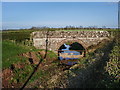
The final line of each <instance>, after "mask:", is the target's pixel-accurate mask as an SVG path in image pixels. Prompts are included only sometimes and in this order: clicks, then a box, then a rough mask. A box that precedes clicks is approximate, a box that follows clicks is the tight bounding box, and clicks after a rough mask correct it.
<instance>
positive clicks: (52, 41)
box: [31, 31, 110, 53]
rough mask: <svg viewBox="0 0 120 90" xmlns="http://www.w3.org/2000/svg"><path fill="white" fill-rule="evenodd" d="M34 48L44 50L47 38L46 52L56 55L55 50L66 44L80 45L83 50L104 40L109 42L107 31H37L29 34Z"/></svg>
mask: <svg viewBox="0 0 120 90" xmlns="http://www.w3.org/2000/svg"><path fill="white" fill-rule="evenodd" d="M31 36H32V38H33V43H34V46H35V47H36V48H38V49H46V38H48V45H47V46H48V50H52V51H54V52H55V53H57V50H58V49H59V48H60V46H61V45H63V44H64V43H66V42H70V43H71V44H72V43H74V42H78V43H80V44H81V45H82V46H83V47H84V48H85V49H87V48H88V47H89V46H91V45H97V44H98V43H99V42H101V41H102V40H104V39H107V40H109V37H110V34H109V32H107V31H49V32H47V31H39V32H38V31H37V32H33V33H32V34H31Z"/></svg>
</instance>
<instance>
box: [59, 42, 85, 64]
mask: <svg viewBox="0 0 120 90" xmlns="http://www.w3.org/2000/svg"><path fill="white" fill-rule="evenodd" d="M84 56H85V48H84V47H83V46H82V45H81V44H80V43H78V42H74V43H72V44H68V43H64V44H62V45H61V46H60V48H59V49H58V59H59V60H60V61H61V62H62V63H64V64H67V65H74V64H76V63H77V61H78V59H80V58H82V57H84Z"/></svg>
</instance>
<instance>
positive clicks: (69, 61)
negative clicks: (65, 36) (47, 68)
mask: <svg viewBox="0 0 120 90" xmlns="http://www.w3.org/2000/svg"><path fill="white" fill-rule="evenodd" d="M64 46H65V47H66V49H62V50H63V52H61V53H67V54H68V55H80V52H77V51H70V49H69V48H70V45H66V44H64ZM64 50H66V51H64ZM59 59H60V60H62V62H63V63H65V64H67V65H73V64H76V63H77V59H78V58H69V57H65V58H63V57H61V56H59Z"/></svg>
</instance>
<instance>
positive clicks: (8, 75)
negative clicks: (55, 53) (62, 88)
mask: <svg viewBox="0 0 120 90" xmlns="http://www.w3.org/2000/svg"><path fill="white" fill-rule="evenodd" d="M37 55H40V56H41V57H42V58H43V57H44V55H45V51H39V52H27V53H23V54H20V55H18V57H21V56H22V57H26V58H27V60H26V62H24V63H20V62H19V63H16V64H11V66H10V67H9V68H6V69H4V70H3V71H2V86H3V88H14V87H15V88H17V87H19V86H22V85H23V83H22V84H21V83H13V82H10V81H11V80H12V78H13V77H14V73H13V70H14V69H16V68H17V69H24V67H25V65H27V64H30V65H37V64H38V63H39V61H40V59H39V58H38V57H37ZM56 62H59V60H58V59H57V58H55V57H53V58H50V57H49V56H47V57H46V59H45V60H44V61H43V62H42V63H41V64H40V65H39V68H38V70H39V69H41V70H43V71H46V72H49V73H50V74H49V77H52V76H53V75H55V74H56V73H57V72H61V71H64V70H67V69H69V68H70V67H71V66H66V65H63V64H62V63H60V64H58V65H57V66H55V67H52V63H56ZM44 78H48V76H47V77H44ZM44 78H41V79H40V81H41V80H42V83H43V84H44V85H45V84H46V81H45V80H44ZM35 83H38V80H36V81H35V82H34V83H33V85H35ZM33 85H32V84H31V85H30V87H31V86H33Z"/></svg>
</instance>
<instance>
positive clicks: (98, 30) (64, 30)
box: [61, 29, 118, 31]
mask: <svg viewBox="0 0 120 90" xmlns="http://www.w3.org/2000/svg"><path fill="white" fill-rule="evenodd" d="M61 31H118V30H117V29H104V30H94V29H93V30H91V29H90V30H89V29H74V30H61Z"/></svg>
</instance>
